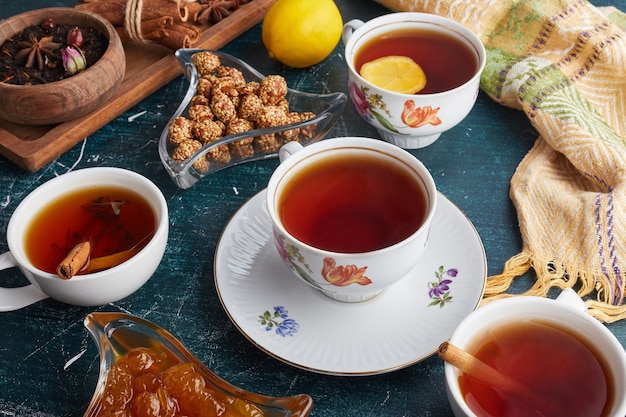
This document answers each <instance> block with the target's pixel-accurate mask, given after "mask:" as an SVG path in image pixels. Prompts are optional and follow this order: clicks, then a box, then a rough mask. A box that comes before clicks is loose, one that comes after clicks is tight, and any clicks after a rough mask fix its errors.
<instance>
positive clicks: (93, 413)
mask: <svg viewBox="0 0 626 417" xmlns="http://www.w3.org/2000/svg"><path fill="white" fill-rule="evenodd" d="M84 324H85V327H86V328H87V330H89V333H90V334H91V336H92V338H93V340H94V341H95V342H96V344H97V346H98V350H99V352H100V375H99V379H98V383H97V385H96V389H95V392H94V395H93V398H92V400H91V403H90V404H89V407H88V408H87V411H86V412H85V414H84V417H104V416H107V417H108V416H111V415H116V416H117V415H120V416H121V415H124V416H129V415H130V414H122V411H121V410H119V409H115V412H113V413H111V411H112V409H111V410H106V407H104V406H103V403H104V402H105V401H106V402H113V401H114V400H112V398H113V397H114V394H117V393H119V392H120V390H119V389H113V390H109V389H108V387H107V386H108V383H110V382H112V381H118V385H119V381H123V380H124V381H128V379H127V378H126V376H125V375H124V373H123V372H120V371H119V369H121V368H122V365H121V363H122V362H123V361H124V360H127V359H128V355H127V354H128V352H137V351H145V352H150V354H151V355H153V356H154V357H158V358H159V361H158V362H157V363H162V364H164V365H162V366H163V367H165V366H166V365H167V366H169V365H171V366H175V365H179V366H182V367H187V366H192V367H193V369H195V372H197V373H199V374H200V375H201V376H202V379H204V381H205V384H206V386H205V388H206V391H208V392H212V393H213V394H212V396H213V397H214V398H217V399H220V398H227V399H228V401H227V402H225V403H224V404H226V410H227V411H226V412H225V413H224V414H220V415H228V416H241V417H305V416H308V415H309V412H310V411H311V408H312V407H313V400H312V399H311V397H310V396H308V395H306V394H299V395H294V396H290V397H270V396H267V395H262V394H256V393H252V392H248V391H245V390H243V389H241V388H238V387H235V386H234V385H232V384H230V383H228V382H226V381H224V380H223V379H221V378H220V377H218V376H217V375H216V374H215V373H213V372H212V371H211V370H210V369H208V368H207V367H206V366H205V365H204V364H203V363H202V362H200V360H199V359H197V358H196V357H195V356H193V355H192V354H191V353H190V352H189V351H188V350H187V349H186V348H185V347H184V346H183V345H182V343H180V342H179V341H178V340H177V339H176V338H174V337H173V336H172V335H171V334H169V333H168V332H167V331H165V330H164V329H162V328H161V327H159V326H157V325H155V324H153V323H151V322H149V321H147V320H145V319H142V318H139V317H136V316H132V315H129V314H124V313H114V312H111V313H109V312H95V313H91V314H89V315H87V317H85V321H84ZM123 363H124V366H126V364H128V363H130V362H128V361H127V362H123ZM135 363H136V362H135ZM116 365H117V366H116ZM123 369H126V368H123ZM185 369H189V368H185ZM149 370H150V371H152V370H153V366H151V367H150V369H149ZM147 373H149V372H148V371H147V370H145V369H144V370H142V374H144V375H145V374H147ZM160 379H161V384H162V385H160V387H159V388H158V389H157V388H155V389H154V390H155V391H156V393H157V394H158V395H159V399H160V400H161V401H163V400H162V399H163V398H168V395H169V392H170V391H163V390H166V389H168V388H167V387H165V388H164V386H165V385H167V384H166V378H165V376H163V375H162V376H161V378H160ZM182 380H183V381H184V377H183V378H182ZM187 380H188V379H187ZM138 381H139V378H138V377H137V378H136V379H135V380H134V381H133V382H132V383H131V384H128V383H127V385H132V386H133V387H136V386H137V383H138ZM142 382H143V380H142ZM190 385H191V384H190ZM194 386H195V385H194ZM126 392H128V391H126ZM137 392H138V390H137ZM164 392H166V394H163V393H164ZM112 393H113V394H112ZM133 395H134V396H135V397H134V398H137V397H138V396H139V395H140V394H137V393H134V394H133ZM128 402H129V404H130V405H131V407H135V406H137V404H136V403H132V402H130V399H129V401H128ZM180 411H181V412H182V411H183V410H180ZM201 414H202V415H203V416H207V417H210V416H212V415H214V414H213V413H211V412H207V409H206V408H202V412H201ZM167 415H170V414H167ZM172 415H173V414H172ZM176 415H179V414H176ZM215 415H217V414H215Z"/></svg>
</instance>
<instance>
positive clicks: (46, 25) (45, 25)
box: [41, 19, 57, 29]
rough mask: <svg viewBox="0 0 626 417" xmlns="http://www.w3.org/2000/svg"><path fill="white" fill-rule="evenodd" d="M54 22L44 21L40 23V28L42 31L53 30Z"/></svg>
mask: <svg viewBox="0 0 626 417" xmlns="http://www.w3.org/2000/svg"><path fill="white" fill-rule="evenodd" d="M56 25H57V24H56V22H55V21H54V20H52V19H46V20H44V21H43V22H41V27H42V28H44V29H54V28H55V27H56Z"/></svg>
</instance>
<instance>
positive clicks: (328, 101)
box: [159, 48, 348, 189]
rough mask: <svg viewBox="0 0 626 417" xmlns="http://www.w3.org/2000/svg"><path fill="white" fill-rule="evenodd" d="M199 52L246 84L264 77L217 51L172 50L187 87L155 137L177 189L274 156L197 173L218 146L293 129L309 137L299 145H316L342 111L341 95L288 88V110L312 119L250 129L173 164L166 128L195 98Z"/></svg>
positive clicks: (241, 160)
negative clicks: (211, 56)
mask: <svg viewBox="0 0 626 417" xmlns="http://www.w3.org/2000/svg"><path fill="white" fill-rule="evenodd" d="M203 51H209V52H211V53H213V54H214V55H217V56H218V57H219V58H220V62H221V63H222V65H224V66H227V67H232V68H235V69H237V70H239V71H241V73H242V74H243V76H244V78H245V79H246V81H248V82H250V81H256V82H260V81H261V80H263V78H265V76H264V75H263V74H261V73H260V72H259V71H257V70H256V69H254V68H253V67H251V66H250V65H248V64H247V63H246V62H244V61H242V60H240V59H239V58H235V57H234V56H232V55H229V54H226V53H224V52H221V51H214V50H205V49H195V48H189V49H179V50H177V51H176V53H175V55H176V58H177V60H178V63H179V64H180V66H181V67H182V69H183V71H184V74H185V76H186V77H187V79H189V88H188V90H187V93H186V94H185V97H184V98H183V100H182V102H181V104H180V105H179V107H178V109H177V110H176V112H175V113H174V114H173V115H172V117H171V119H170V122H168V125H167V126H166V127H165V128H164V129H163V132H162V133H161V136H160V138H159V156H160V159H161V162H162V164H163V166H164V167H165V170H166V171H167V173H168V174H169V176H170V178H171V179H172V180H173V181H174V182H175V183H176V185H177V186H178V187H179V188H182V189H186V188H190V187H191V186H193V185H194V184H195V183H196V182H197V181H198V180H200V179H202V178H204V177H205V176H207V175H209V174H211V173H214V172H217V171H219V170H222V169H224V168H228V167H231V166H233V165H238V164H241V163H244V162H251V161H258V160H262V159H268V158H274V157H277V156H278V150H275V151H271V152H268V153H255V154H254V155H252V156H248V157H243V158H238V157H233V159H232V160H231V161H230V162H228V163H225V164H216V163H212V164H211V167H210V169H209V170H208V171H199V170H197V169H196V168H195V167H194V165H195V164H196V162H198V161H199V160H201V159H202V158H204V157H205V156H206V155H207V154H209V153H210V152H211V151H214V150H216V149H217V148H219V147H220V146H224V145H228V144H230V143H233V142H236V141H238V140H241V139H245V138H249V137H256V136H261V135H268V134H269V135H273V134H276V133H280V132H285V131H289V130H293V129H306V130H307V131H309V134H310V136H309V137H308V138H307V139H303V140H301V141H300V143H302V145H308V144H310V143H314V142H317V141H318V140H320V139H322V138H323V137H325V136H326V134H327V133H328V132H329V131H330V130H331V129H332V127H333V126H334V125H335V123H336V122H337V120H338V119H339V117H340V116H341V114H342V112H343V109H344V108H345V106H346V102H347V101H348V97H347V96H346V95H345V94H344V93H342V92H336V93H329V94H313V93H306V92H302V91H298V90H294V89H291V88H290V89H289V90H288V92H287V95H286V98H287V100H288V102H289V107H290V109H291V110H292V111H297V112H311V113H314V114H315V117H313V118H311V119H309V120H306V121H301V122H298V123H291V124H287V125H281V126H275V127H268V128H264V129H254V130H250V131H247V132H243V133H238V134H234V135H229V136H224V137H222V138H221V139H218V140H216V141H214V142H211V143H209V144H206V145H204V146H203V147H202V148H200V149H199V150H198V151H196V152H195V153H194V154H193V155H192V156H191V157H190V158H188V159H186V160H185V161H175V160H174V159H173V156H172V154H173V152H174V148H175V147H174V146H173V145H172V144H171V143H170V141H169V140H168V126H169V124H170V123H171V121H172V120H174V119H175V118H176V117H178V116H181V115H183V116H184V115H186V114H187V112H188V110H189V107H190V105H191V102H192V99H193V97H194V96H195V95H196V86H197V85H198V82H199V80H200V74H199V73H198V71H197V69H196V67H195V65H194V64H193V56H194V55H195V54H197V53H199V52H203Z"/></svg>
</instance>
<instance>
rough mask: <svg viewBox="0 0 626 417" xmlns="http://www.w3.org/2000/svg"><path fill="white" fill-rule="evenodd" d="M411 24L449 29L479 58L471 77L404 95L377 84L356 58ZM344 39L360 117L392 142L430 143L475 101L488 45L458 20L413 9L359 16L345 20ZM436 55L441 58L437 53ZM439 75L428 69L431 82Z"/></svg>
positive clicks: (437, 30)
mask: <svg viewBox="0 0 626 417" xmlns="http://www.w3.org/2000/svg"><path fill="white" fill-rule="evenodd" d="M413 29H418V30H427V31H432V32H434V33H442V34H447V35H449V36H450V37H452V38H455V39H457V40H459V41H460V42H461V43H462V44H464V45H466V46H467V48H468V49H469V50H470V51H471V52H472V54H473V55H474V56H475V58H476V61H475V62H472V63H469V62H468V66H469V65H475V66H476V69H475V71H474V74H473V76H472V77H471V78H470V79H468V80H467V81H466V82H465V83H464V84H462V85H460V86H458V87H455V88H453V89H451V90H447V91H442V92H436V93H432V94H430V93H429V94H426V93H419V92H418V93H416V94H403V93H396V92H393V91H389V90H386V89H382V88H380V87H377V86H376V85H374V84H372V83H370V82H368V81H367V80H365V79H364V78H363V77H362V76H361V75H360V74H359V72H358V70H357V68H355V57H356V56H357V54H358V52H359V50H360V49H361V48H362V47H363V46H364V45H366V44H368V42H370V41H372V40H373V39H376V38H378V37H381V36H383V35H385V34H388V33H390V32H395V31H405V30H413ZM342 39H343V42H344V44H345V59H346V63H347V64H348V77H349V91H350V98H351V99H352V102H353V103H354V105H355V107H356V109H357V111H358V112H359V114H360V115H361V117H363V119H365V120H366V121H367V122H368V123H370V124H371V125H372V126H374V127H375V128H376V129H377V130H378V132H379V133H380V135H381V136H382V137H383V138H384V139H385V140H386V141H388V142H390V143H393V144H395V145H397V146H400V147H402V148H406V149H416V148H423V147H425V146H428V145H430V144H432V143H433V142H435V141H436V140H437V139H438V138H439V136H440V135H441V133H442V132H445V131H447V130H449V129H451V128H453V127H454V126H456V125H457V124H459V123H460V122H461V121H462V120H463V119H464V118H465V117H466V116H467V115H468V114H469V112H470V110H471V109H472V107H473V106H474V103H475V102H476V97H477V96H478V91H479V82H480V75H481V73H482V71H483V69H484V67H485V62H486V52H485V47H484V46H483V44H482V42H481V41H480V39H479V38H478V36H476V35H475V34H474V33H473V32H471V31H470V30H469V29H467V28H466V27H465V26H463V25H462V24H460V23H458V22H455V21H454V20H451V19H448V18H445V17H442V16H438V15H435V14H428V13H414V12H403V13H391V14H387V15H383V16H380V17H377V18H375V19H372V20H370V21H368V22H365V23H364V22H362V21H361V20H358V19H355V20H351V21H349V22H347V23H346V24H345V25H344V28H343V33H342ZM432 59H433V60H437V59H439V57H438V56H433V57H432ZM418 64H419V63H418ZM422 64H423V63H422ZM436 75H438V74H432V73H431V74H429V73H428V72H426V78H427V85H428V79H429V77H433V78H435V76H436Z"/></svg>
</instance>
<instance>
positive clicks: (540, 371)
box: [440, 288, 626, 417]
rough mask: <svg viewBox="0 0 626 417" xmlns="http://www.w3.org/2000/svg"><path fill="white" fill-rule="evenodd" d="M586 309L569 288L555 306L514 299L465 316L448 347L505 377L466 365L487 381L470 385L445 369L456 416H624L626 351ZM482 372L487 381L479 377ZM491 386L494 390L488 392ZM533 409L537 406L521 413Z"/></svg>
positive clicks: (451, 369)
mask: <svg viewBox="0 0 626 417" xmlns="http://www.w3.org/2000/svg"><path fill="white" fill-rule="evenodd" d="M586 310H587V307H586V305H585V303H584V302H583V300H582V299H581V298H580V297H579V296H578V295H577V294H576V292H575V291H574V290H572V289H570V288H568V289H565V290H563V292H562V293H561V294H560V295H559V296H558V297H557V299H556V300H553V299H547V298H541V297H529V296H518V297H511V298H506V299H501V300H496V301H493V302H491V303H489V304H487V305H485V306H483V307H481V308H479V309H477V310H476V311H474V312H473V313H471V314H470V315H469V316H467V317H466V318H465V319H464V320H463V321H462V322H461V324H460V325H459V326H458V327H457V329H456V330H455V331H454V333H453V335H452V337H451V339H450V344H451V345H453V346H455V347H458V348H460V350H461V351H467V352H469V353H470V354H472V355H474V356H476V357H478V358H479V359H481V360H482V363H488V364H489V366H490V368H489V369H493V368H494V367H496V368H500V372H499V373H498V374H497V375H496V376H495V377H494V376H492V375H493V374H491V373H486V372H484V371H483V372H479V371H475V370H476V369H478V368H479V367H478V366H476V364H475V361H474V359H471V360H468V361H467V362H466V363H467V364H468V366H469V363H470V362H472V365H471V366H472V367H473V368H474V369H475V370H474V371H468V374H470V373H471V372H475V375H476V376H475V377H474V381H483V382H468V379H467V377H463V378H465V379H463V380H461V379H460V378H461V375H462V374H463V373H462V372H461V371H460V370H459V369H458V368H457V367H455V366H453V365H452V364H450V363H448V362H446V364H445V366H444V368H445V380H446V388H447V395H448V400H449V402H450V405H451V407H452V410H453V412H454V415H455V416H456V417H476V416H481V415H499V416H504V415H508V414H506V411H503V410H507V409H508V410H514V411H516V412H517V414H514V415H545V416H549V415H559V416H561V415H567V416H568V417H572V416H584V417H617V416H624V415H626V395H624V393H625V392H626V352H625V351H624V348H623V347H622V345H621V344H620V342H619V341H618V340H617V339H616V338H615V336H614V335H613V334H612V333H611V332H610V331H609V330H608V329H607V328H606V327H605V326H604V325H603V324H602V323H600V322H599V321H598V320H596V319H594V318H593V317H592V316H590V315H589V314H587V313H586ZM524 329H525V330H524ZM503 331H505V332H508V333H503ZM442 350H443V349H442ZM524 352H526V353H524ZM440 354H441V353H440ZM523 358H527V359H526V360H524V359H523ZM583 365H585V367H583ZM481 369H484V368H481ZM583 369H584V370H583ZM600 369H602V371H600ZM505 370H506V371H505ZM478 373H481V374H482V375H483V376H485V375H486V376H487V378H484V379H481V378H479V377H478ZM466 375H467V374H466ZM502 375H504V376H505V377H504V378H502V377H501V376H502ZM594 379H597V380H598V382H597V383H596V382H592V381H593V380H594ZM496 381H497V383H495V382H496ZM492 385H493V386H494V387H496V386H497V387H496V388H486V387H489V386H492ZM576 389H578V390H580V391H576ZM496 393H497V394H496ZM512 393H513V394H512ZM515 401H518V402H517V403H516V402H515ZM502 404H508V408H506V406H503V405H502ZM515 404H518V405H515ZM530 404H535V405H538V406H537V408H534V409H533V410H531V411H528V410H522V407H528V406H529V405H530ZM567 407H569V408H567ZM484 410H489V411H490V413H491V414H484V413H483V412H484ZM524 412H526V414H523V413H524ZM542 413H543V414H542Z"/></svg>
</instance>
